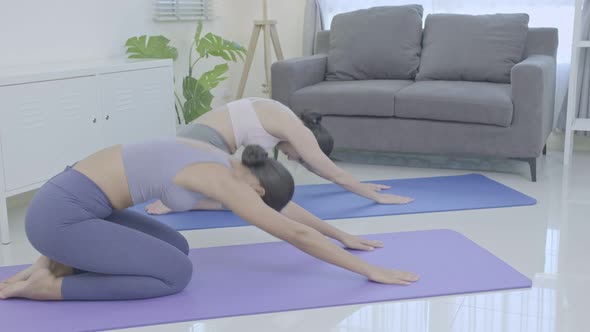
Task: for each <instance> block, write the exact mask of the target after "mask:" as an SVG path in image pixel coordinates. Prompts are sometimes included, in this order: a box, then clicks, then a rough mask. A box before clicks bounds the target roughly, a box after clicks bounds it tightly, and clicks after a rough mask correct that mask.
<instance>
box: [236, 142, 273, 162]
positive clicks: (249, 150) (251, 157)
mask: <svg viewBox="0 0 590 332" xmlns="http://www.w3.org/2000/svg"><path fill="white" fill-rule="evenodd" d="M266 159H268V153H267V152H266V151H264V149H263V148H262V147H261V146H260V145H248V146H246V148H245V149H244V152H243V153H242V163H243V164H244V165H245V166H248V167H256V166H262V165H264V162H265V161H266Z"/></svg>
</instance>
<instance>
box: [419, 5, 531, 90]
mask: <svg viewBox="0 0 590 332" xmlns="http://www.w3.org/2000/svg"><path fill="white" fill-rule="evenodd" d="M528 22H529V16H528V15H527V14H494V15H459V14H432V15H428V17H427V18H426V22H425V26H424V36H423V40H422V56H421V59H420V70H419V72H418V75H417V76H416V80H447V81H481V82H495V83H510V70H511V69H512V67H513V66H514V65H515V64H516V63H518V62H520V61H522V58H523V54H524V50H525V46H526V39H527V32H528Z"/></svg>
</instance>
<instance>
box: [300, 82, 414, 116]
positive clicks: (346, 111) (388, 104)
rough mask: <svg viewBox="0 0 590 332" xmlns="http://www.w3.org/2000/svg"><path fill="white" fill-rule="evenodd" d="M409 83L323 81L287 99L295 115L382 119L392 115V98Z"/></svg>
mask: <svg viewBox="0 0 590 332" xmlns="http://www.w3.org/2000/svg"><path fill="white" fill-rule="evenodd" d="M411 84H413V81H405V80H369V81H324V82H320V83H318V84H315V85H311V86H308V87H305V88H303V89H301V90H298V91H296V92H295V93H294V94H293V95H292V96H291V99H290V104H289V106H291V108H292V109H293V110H294V111H295V112H296V113H298V114H301V112H304V111H307V110H309V111H313V112H318V113H321V114H324V115H348V116H383V117H392V116H393V114H394V111H393V106H394V101H393V99H394V95H395V93H396V92H397V91H399V90H401V89H403V88H404V87H407V86H410V85H411Z"/></svg>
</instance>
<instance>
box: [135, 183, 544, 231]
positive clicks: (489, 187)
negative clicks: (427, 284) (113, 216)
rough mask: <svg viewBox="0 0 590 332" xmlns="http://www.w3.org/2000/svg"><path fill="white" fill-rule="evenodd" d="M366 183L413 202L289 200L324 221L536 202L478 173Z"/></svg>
mask: <svg viewBox="0 0 590 332" xmlns="http://www.w3.org/2000/svg"><path fill="white" fill-rule="evenodd" d="M370 182H372V183H381V184H386V185H389V186H391V189H389V190H385V191H383V192H387V193H392V194H396V195H402V196H409V197H412V198H414V201H413V202H412V203H409V204H405V205H381V204H377V203H375V202H373V201H371V200H368V199H366V198H364V197H361V196H358V195H355V194H353V193H350V192H348V191H346V190H344V189H342V188H341V187H340V186H337V185H335V184H316V185H303V186H297V187H296V189H295V196H294V197H293V201H295V202H296V203H297V204H299V205H301V206H302V207H303V208H305V209H306V210H308V211H309V212H311V213H313V214H314V215H316V216H317V217H319V218H321V219H324V220H330V219H346V218H361V217H376V216H385V215H399V214H413V213H427V212H445V211H458V210H474V209H490V208H501V207H514V206H525V205H535V204H536V203H537V201H536V200H535V199H534V198H532V197H530V196H527V195H525V194H523V193H521V192H518V191H516V190H514V189H512V188H510V187H507V186H505V185H503V184H501V183H498V182H496V181H494V180H492V179H490V178H488V177H485V176H483V175H480V174H467V175H459V176H439V177H429V178H417V179H400V180H381V181H370ZM145 205H146V204H140V205H137V206H134V207H132V208H131V209H132V210H135V211H138V212H141V213H144V214H147V213H146V212H145V211H144V207H145ZM152 217H153V218H154V219H156V220H159V221H161V222H163V223H165V224H167V225H169V226H171V227H173V228H175V229H177V230H189V229H205V228H221V227H236V226H247V225H248V223H246V222H245V221H244V220H242V219H241V218H240V217H238V216H236V215H235V214H233V213H232V212H229V211H189V212H182V213H171V214H167V215H161V216H152Z"/></svg>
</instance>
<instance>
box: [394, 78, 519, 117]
mask: <svg viewBox="0 0 590 332" xmlns="http://www.w3.org/2000/svg"><path fill="white" fill-rule="evenodd" d="M513 109H514V106H513V104H512V92H511V88H510V84H498V83H487V82H460V81H422V82H417V83H415V84H412V85H411V86H408V87H406V88H404V89H402V90H400V91H398V92H397V93H396V95H395V116H396V117H399V118H412V119H425V120H439V121H453V122H466V123H477V124H487V125H496V126H501V127H508V126H510V124H511V123H512V114H513V112H514V110H513Z"/></svg>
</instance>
